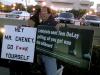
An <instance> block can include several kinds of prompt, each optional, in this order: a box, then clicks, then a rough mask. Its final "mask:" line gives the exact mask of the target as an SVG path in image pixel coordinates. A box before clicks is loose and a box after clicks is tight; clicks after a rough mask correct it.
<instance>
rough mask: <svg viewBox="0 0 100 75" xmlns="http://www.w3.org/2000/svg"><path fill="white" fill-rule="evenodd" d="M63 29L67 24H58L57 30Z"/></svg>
mask: <svg viewBox="0 0 100 75" xmlns="http://www.w3.org/2000/svg"><path fill="white" fill-rule="evenodd" d="M61 27H65V24H63V23H58V24H57V25H56V29H57V30H59V29H60V28H61Z"/></svg>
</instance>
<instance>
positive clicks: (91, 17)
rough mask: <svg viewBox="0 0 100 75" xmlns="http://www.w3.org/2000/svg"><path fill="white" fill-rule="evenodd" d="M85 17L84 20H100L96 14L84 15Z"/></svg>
mask: <svg viewBox="0 0 100 75" xmlns="http://www.w3.org/2000/svg"><path fill="white" fill-rule="evenodd" d="M85 19H86V20H100V18H99V17H98V16H86V17H85Z"/></svg>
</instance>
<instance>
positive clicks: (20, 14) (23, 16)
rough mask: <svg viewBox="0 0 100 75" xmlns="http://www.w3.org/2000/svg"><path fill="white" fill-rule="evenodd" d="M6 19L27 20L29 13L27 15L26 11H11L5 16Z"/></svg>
mask: <svg viewBox="0 0 100 75" xmlns="http://www.w3.org/2000/svg"><path fill="white" fill-rule="evenodd" d="M6 18H9V19H18V20H28V19H29V18H30V13H28V12H27V11H12V12H10V13H8V14H6Z"/></svg>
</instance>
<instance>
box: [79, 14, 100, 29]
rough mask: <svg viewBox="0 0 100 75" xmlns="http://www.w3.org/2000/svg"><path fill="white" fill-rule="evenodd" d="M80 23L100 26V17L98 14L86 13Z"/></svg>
mask: <svg viewBox="0 0 100 75" xmlns="http://www.w3.org/2000/svg"><path fill="white" fill-rule="evenodd" d="M80 25H83V26H95V27H99V26H100V17H99V16H97V15H84V16H83V17H82V18H81V19H80Z"/></svg>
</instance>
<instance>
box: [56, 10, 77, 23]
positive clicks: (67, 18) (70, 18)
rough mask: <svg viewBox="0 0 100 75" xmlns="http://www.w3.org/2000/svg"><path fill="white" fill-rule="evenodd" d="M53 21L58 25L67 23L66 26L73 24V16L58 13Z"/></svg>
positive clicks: (68, 13) (67, 13)
mask: <svg viewBox="0 0 100 75" xmlns="http://www.w3.org/2000/svg"><path fill="white" fill-rule="evenodd" d="M55 20H56V21H59V22H60V23H67V24H74V23H75V19H74V15H73V14H72V13H70V12H63V13H60V14H59V15H58V17H56V18H55Z"/></svg>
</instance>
